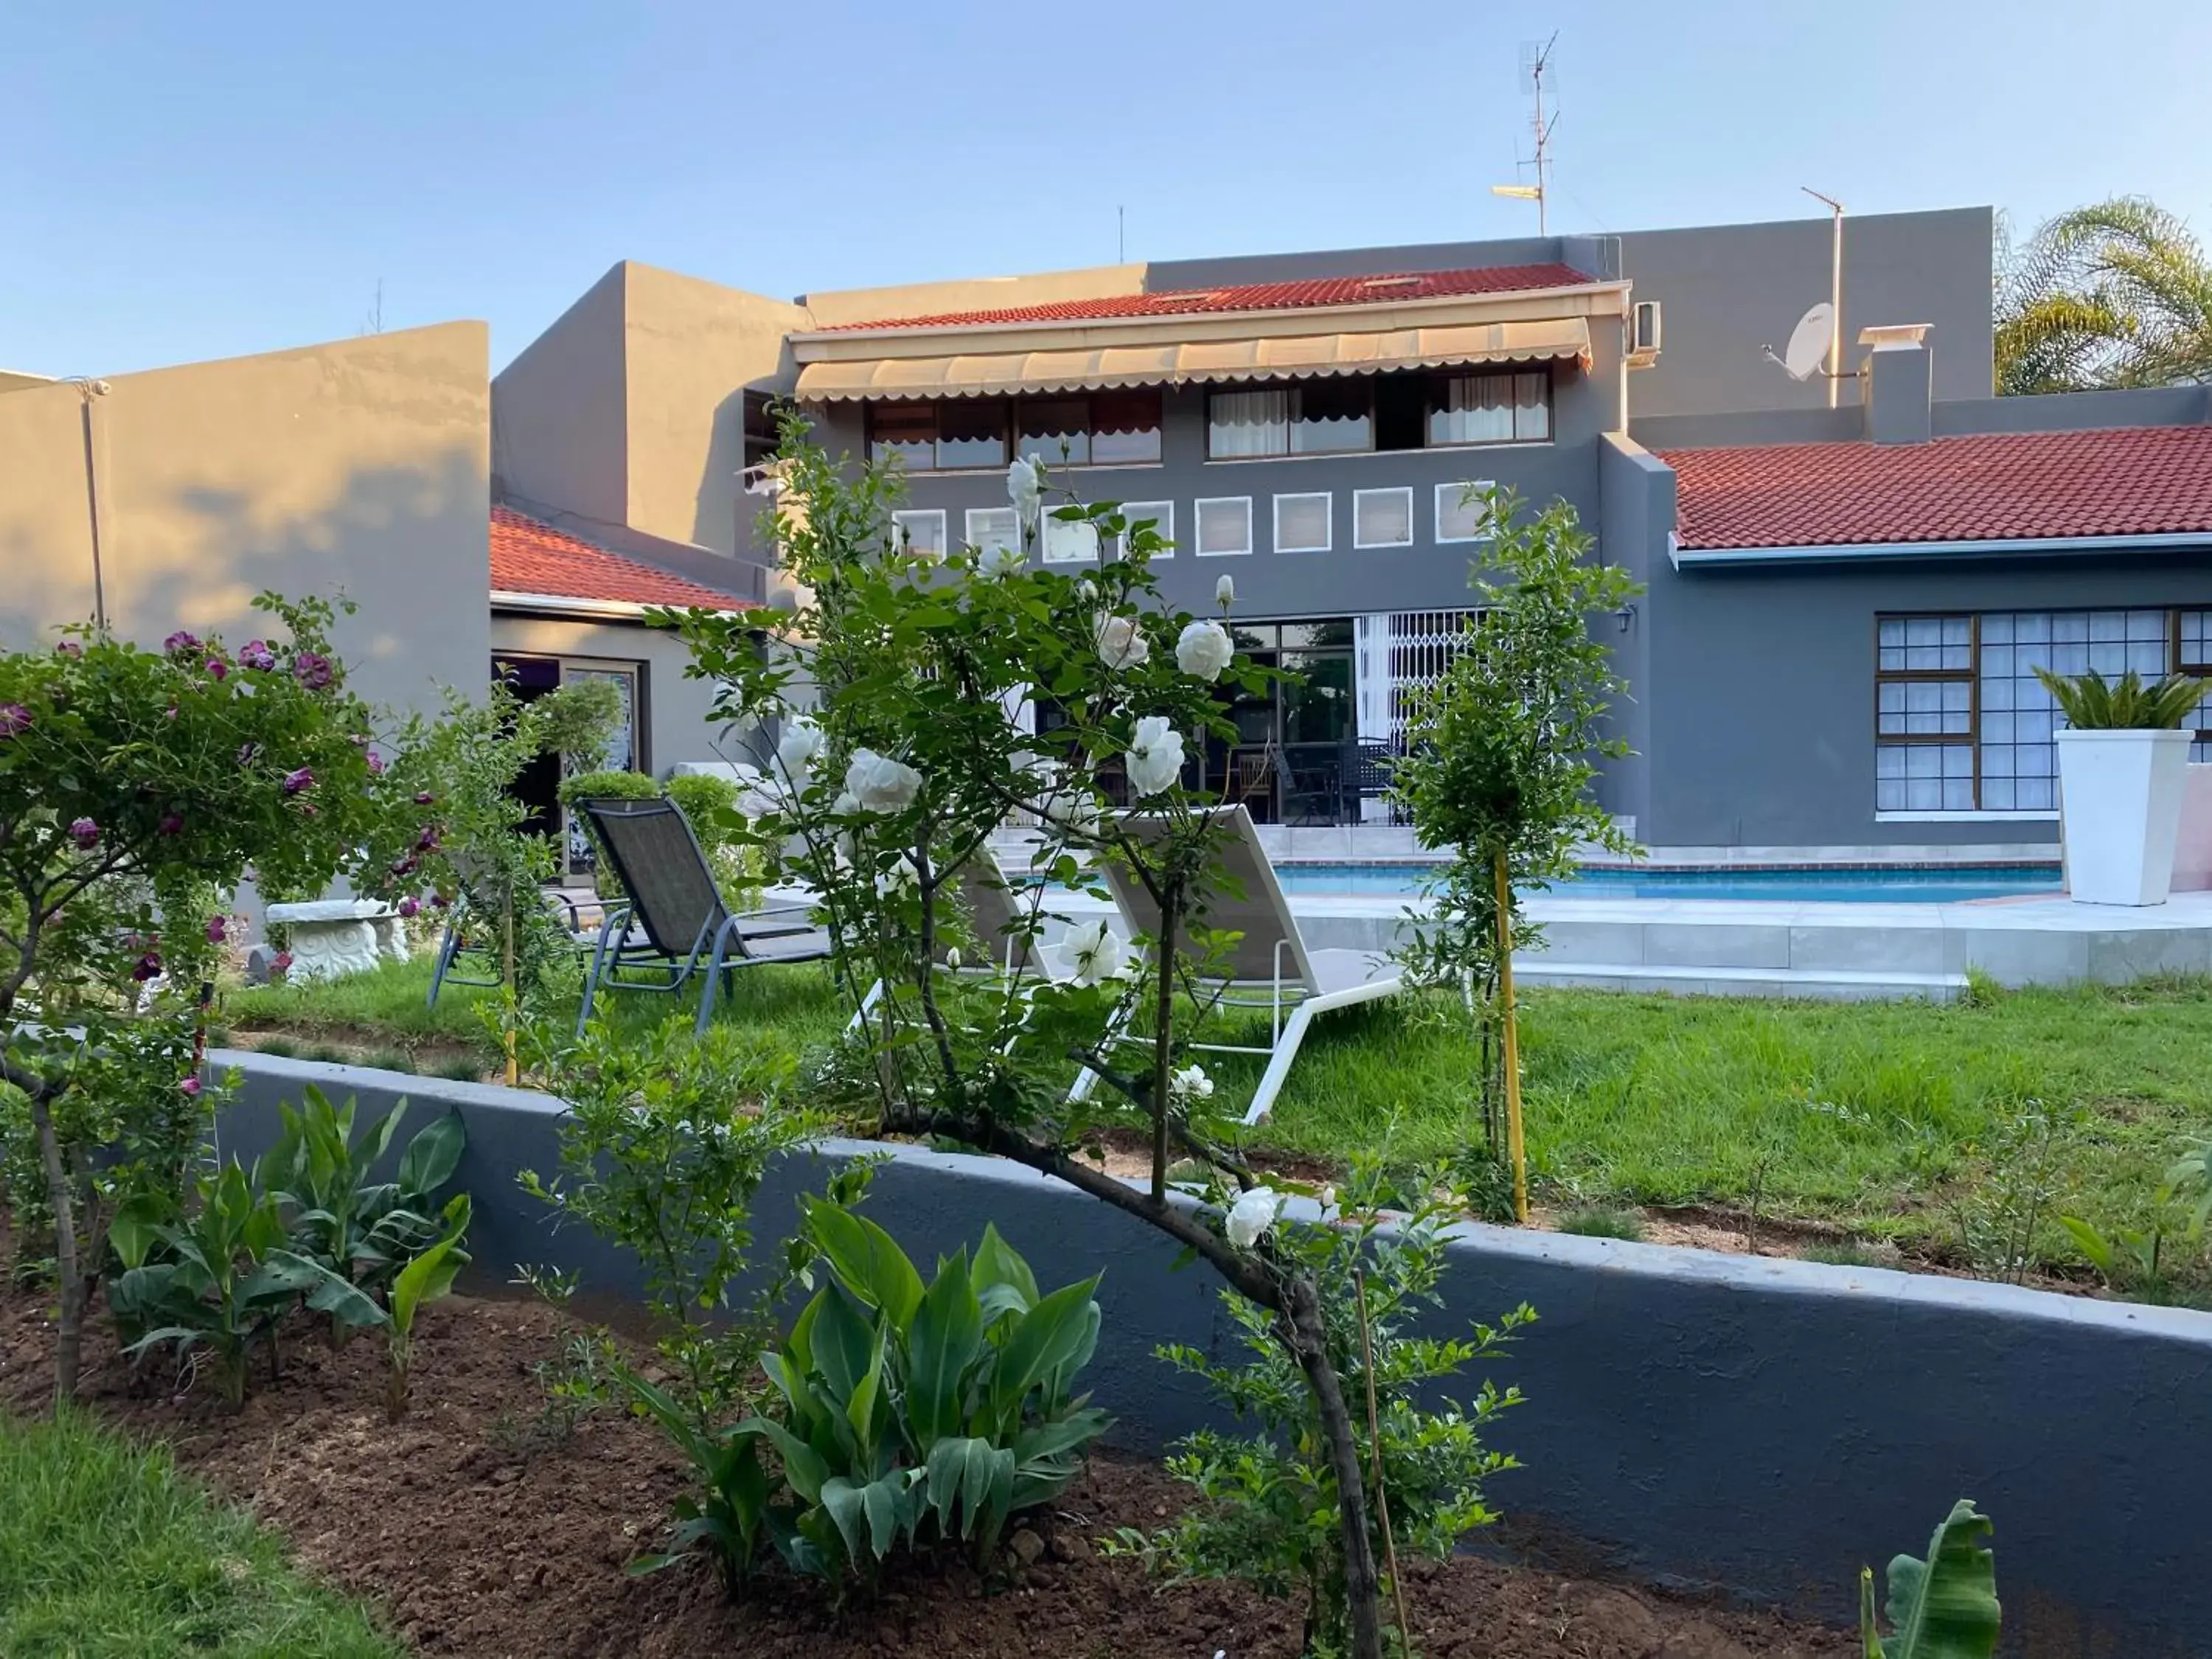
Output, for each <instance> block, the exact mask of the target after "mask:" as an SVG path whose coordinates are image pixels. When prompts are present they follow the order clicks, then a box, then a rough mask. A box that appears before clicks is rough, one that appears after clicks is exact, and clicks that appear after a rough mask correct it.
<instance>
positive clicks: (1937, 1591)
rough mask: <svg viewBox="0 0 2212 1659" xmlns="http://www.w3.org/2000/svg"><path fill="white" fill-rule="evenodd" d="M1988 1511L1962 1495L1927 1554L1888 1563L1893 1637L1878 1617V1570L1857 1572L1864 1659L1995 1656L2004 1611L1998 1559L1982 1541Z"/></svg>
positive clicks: (1975, 1658)
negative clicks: (1999, 1599) (1999, 1597)
mask: <svg viewBox="0 0 2212 1659" xmlns="http://www.w3.org/2000/svg"><path fill="white" fill-rule="evenodd" d="M1989 1535H1990V1521H1989V1517H1988V1516H1985V1515H1983V1514H1981V1513H1980V1512H1979V1511H1978V1510H1976V1509H1975V1508H1974V1504H1973V1500H1972V1498H1960V1500H1959V1501H1958V1502H1957V1503H1956V1504H1954V1505H1953V1506H1952V1508H1951V1513H1950V1514H1949V1515H1948V1516H1945V1517H1944V1520H1943V1524H1942V1526H1940V1527H1938V1528H1936V1536H1935V1537H1934V1538H1933V1539H1932V1540H1930V1541H1929V1545H1928V1554H1927V1557H1926V1559H1920V1558H1917V1557H1915V1556H1910V1555H1900V1556H1899V1557H1897V1558H1896V1559H1894V1560H1893V1561H1892V1562H1891V1563H1890V1564H1889V1605H1888V1607H1887V1609H1885V1611H1887V1613H1888V1615H1889V1623H1890V1626H1891V1628H1892V1629H1893V1631H1894V1632H1896V1633H1895V1634H1894V1635H1892V1636H1883V1635H1881V1633H1880V1626H1878V1625H1877V1624H1876V1623H1875V1612H1874V1569H1873V1568H1872V1567H1863V1568H1861V1569H1860V1570H1859V1640H1860V1642H1861V1644H1863V1649H1864V1654H1865V1659H1990V1656H1991V1655H1992V1654H1994V1653H1995V1652H1996V1647H1997V1632H1998V1626H1999V1621H2000V1619H2001V1618H2002V1608H2001V1607H1999V1606H1998V1603H1997V1573H1996V1558H1995V1557H1994V1556H1992V1555H1991V1554H1990V1551H1989V1548H1988V1546H1987V1544H1986V1543H1985V1542H1984V1541H1985V1540H1986V1539H1987V1538H1988V1537H1989Z"/></svg>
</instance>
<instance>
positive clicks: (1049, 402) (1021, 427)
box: [1014, 386, 1160, 467]
mask: <svg viewBox="0 0 2212 1659" xmlns="http://www.w3.org/2000/svg"><path fill="white" fill-rule="evenodd" d="M1016 408H1017V422H1016V433H1017V436H1016V441H1015V445H1014V447H1015V450H1016V452H1017V453H1019V454H1023V455H1036V456H1038V457H1040V458H1041V459H1042V460H1043V462H1044V464H1045V465H1046V466H1048V467H1050V466H1053V465H1067V466H1132V465H1135V466H1141V465H1146V464H1148V463H1151V462H1154V461H1157V460H1158V459H1160V394H1159V389H1158V387H1157V386H1138V387H1133V388H1132V389H1130V390H1128V391H1126V392H1092V393H1091V394H1090V395H1089V396H1088V397H1084V396H1080V395H1079V396H1074V397H1067V398H1023V399H1022V401H1021V402H1020V404H1018V405H1017V406H1016Z"/></svg>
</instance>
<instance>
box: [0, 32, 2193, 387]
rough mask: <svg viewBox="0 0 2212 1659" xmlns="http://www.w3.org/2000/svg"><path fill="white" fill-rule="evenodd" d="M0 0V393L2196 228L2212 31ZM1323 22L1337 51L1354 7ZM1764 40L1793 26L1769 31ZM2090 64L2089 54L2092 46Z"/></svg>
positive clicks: (1336, 36) (1337, 35) (1337, 36)
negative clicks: (1234, 268) (1962, 225)
mask: <svg viewBox="0 0 2212 1659" xmlns="http://www.w3.org/2000/svg"><path fill="white" fill-rule="evenodd" d="M2084 18H2085V14H2084V13H2083V12H2082V10H2081V8H2080V7H2079V6H2078V5H2069V6H2065V7H2063V8H2062V7H2061V6H2059V5H2057V4H2054V3H2049V0H2011V3H2007V4H1996V3H1982V0H1911V3H1908V0H1856V3H1852V4H1849V5H1827V6H1823V7H1820V8H1817V9H1815V8H1814V7H1810V6H1807V5H1803V4H1801V3H1797V0H1785V3H1781V4H1765V5H1754V4H1751V3H1738V4H1732V5H1729V4H1718V3H1706V0H1668V3H1653V0H1636V3H1624V0H1558V3H1536V0H1529V3H1518V0H1505V3H1474V4H1470V3H1468V0H1457V3H1441V0H1387V3H1376V0H1367V3H1346V0H1272V3H1245V0H1115V3H1113V4H1110V5H1096V6H1076V7H1049V6H1036V5H1026V6H1021V7H1015V6H1002V5H997V4H979V3H967V4H963V3H960V0H938V3H936V4H934V5H932V4H929V3H926V0H908V3H904V4H899V5H893V4H890V3H883V0H876V3H857V0H805V3H803V4H782V5H770V4H763V3H761V0H721V3H673V0H671V3H662V4H653V3H643V0H639V3H629V4H624V5H620V6H614V5H606V4H580V3H562V0H538V3H533V4H530V5H513V4H505V3H490V0H444V3H441V4H437V5H427V4H417V3H414V0H386V3H382V4H380V5H377V6H374V7H350V6H345V7H341V6H328V5H320V4H312V3H310V4H302V3H299V0H291V3H288V4H285V5H282V6H277V5H263V4H258V3H246V0H225V3H222V4H200V5H190V6H187V5H179V4H168V3H155V0H145V3H142V4H140V5H137V6H115V5H104V4H100V3H96V0H71V3H68V4H61V3H52V4H48V3H43V0H18V3H15V4H10V5H7V6H5V7H0V87H4V94H0V248H4V250H5V252H4V257H0V367H10V368H32V369H38V370H40V371H43V372H46V373H50V374H104V373H112V372H118V371H121V370H126V369H130V368H144V367H150V366H153V365H155V364H160V363H166V362H183V361H189V360H191V359H194V358H201V357H215V356H229V355H233V354H236V353H241V352H250V351H258V350H267V349H276V348H278V347H283V346H286V345H295V344H300V343H306V342H309V341H313V340H319V339H327V338H331V337H342V336H345V335H350V334H354V333H356V332H358V331H361V330H362V328H363V327H364V326H365V325H366V323H367V321H368V317H369V314H370V312H371V307H372V305H373V302H374V297H375V293H376V289H377V284H378V283H379V281H380V280H381V282H382V284H383V308H382V316H383V321H384V325H385V326H386V327H404V326H408V325H415V324H419V323H428V322H435V321H440V320H443V319H448V318H453V317H480V318H484V319H489V322H490V323H491V325H492V351H493V358H494V361H495V363H496V362H504V361H505V360H506V359H507V358H508V357H510V356H513V354H514V353H515V352H516V351H517V350H519V349H520V348H521V347H522V346H523V345H525V344H526V343H528V342H529V340H530V339H531V338H532V337H533V336H534V335H535V334H536V333H537V332H538V331H539V330H540V329H541V328H543V327H544V325H546V324H547V323H548V322H550V320H551V319H553V318H554V317H555V316H556V315H557V314H559V313H560V312H561V311H562V308H563V307H566V306H567V305H568V303H569V302H570V301H572V300H573V299H574V297H575V296H576V295H578V294H580V292H581V291H582V290H583V289H585V288H586V286H588V285H589V284H590V283H592V281H593V280H594V279H595V278H597V277H598V276H599V274H600V273H601V272H603V271H604V270H605V269H606V268H607V267H608V266H609V265H610V264H613V263H614V262H615V261H616V260H617V259H621V258H635V259H641V260H647V261H649V262H652V263H653V264H662V265H667V266H671V267H672V268H674V269H676V270H684V271H688V272H690V273H693V274H695V275H697V276H706V277H710V278H713V279H714V280H717V281H721V282H726V283H732V284H734V285H737V286H739V287H744V288H750V289H758V290H760V291H763V292H766V293H770V294H778V295H790V294H794V293H797V292H799V291H801V290H803V289H809V288H836V287H849V286H860V285H867V284H872V283H890V282H899V281H908V280H915V279H922V278H927V277H933V276H963V275H978V274H984V273H996V272H1004V271H1012V270H1038V269H1048V268H1051V267H1054V266H1060V265H1070V264H1095V263H1100V262H1104V261H1109V260H1111V259H1112V258H1114V257H1115V209H1116V207H1117V206H1120V207H1125V208H1126V209H1127V251H1128V256H1129V257H1130V258H1133V259H1141V258H1185V257H1194V256H1201V255H1208V254H1221V253H1238V252H1264V251H1269V250H1285V249H1292V248H1299V247H1328V246H1352V245H1359V244H1379V243H1389V242H1410V241H1426V240H1447V239H1451V238H1455V237H1466V236H1485V235H1504V234H1522V233H1524V232H1527V231H1531V230H1533V228H1534V209H1533V207H1532V206H1530V205H1528V204H1522V203H1514V202H1508V201H1501V200H1498V199H1495V198H1493V197H1491V196H1490V195H1489V193H1488V191H1487V186H1488V185H1490V184H1492V182H1496V181H1499V180H1504V179H1510V178H1511V177H1512V176H1513V166H1514V161H1515V158H1516V145H1517V146H1521V147H1523V148H1525V143H1526V140H1525V131H1526V128H1525V123H1526V116H1527V107H1526V102H1525V100H1524V99H1523V98H1522V95H1521V94H1520V91H1519V89H1518V86H1517V76H1516V61H1517V57H1518V49H1519V44H1520V42H1521V41H1522V40H1525V39H1528V38H1532V37H1541V36H1543V35H1547V34H1549V33H1551V32H1552V31H1553V30H1554V29H1556V30H1557V31H1558V32H1559V47H1558V53H1559V90H1560V120H1559V133H1558V147H1557V151H1556V155H1557V161H1558V175H1557V185H1556V194H1555V197H1554V204H1555V215H1554V219H1553V228H1555V229H1565V230H1571V231H1588V230H1621V229H1631V228H1646V227H1651V226H1658V225H1670V224H1694V223H1701V222H1716V221H1733V220H1754V219H1771V218H1782V217H1790V216H1797V215H1800V214H1802V213H1805V212H1807V211H1808V210H1809V211H1817V209H1815V208H1814V204H1811V203H1809V202H1808V200H1807V199H1806V198H1805V197H1802V196H1801V195H1800V194H1799V193H1798V189H1797V187H1798V186H1799V185H1814V186H1815V187H1816V188H1819V189H1821V190H1823V191H1827V192H1828V193H1830V194H1832V195H1834V196H1838V197H1841V198H1842V199H1843V200H1844V202H1845V203H1846V204H1848V205H1849V206H1850V208H1851V209H1852V210H1854V211H1859V212H1877V211H1883V210H1903V209H1912V208H1932V207H1945V206H1957V205H1962V204H1978V203H1990V204H1995V205H1996V206H1999V207H2001V208H2004V209H2007V210H2010V212H2011V213H2012V214H2013V215H2014V216H2015V220H2016V221H2018V222H2023V223H2026V222H2033V220H2034V219H2035V218H2037V217H2039V216H2042V215H2044V214H2046V213H2049V212H2051V211H2054V210H2058V209H2062V208H2064V207H2068V206H2071V205H2074V204H2077V203H2081V202H2084V201H2088V200H2092V199H2095V198H2097V197H2101V196H2105V195H2107V194H2112V193H2115V192H2118V191H2138V192H2142V193H2145V194H2148V195H2150V196H2152V197H2154V198H2155V199H2157V200H2158V201H2160V202H2161V203H2162V204H2165V205H2166V206H2168V207H2170V208H2172V209H2173V210H2177V211H2179V212H2180V213H2182V214H2184V215H2185V216H2189V217H2190V218H2191V220H2192V221H2194V222H2196V223H2197V224H2198V225H2199V226H2200V227H2201V228H2203V229H2205V230H2206V231H2208V232H2212V170H2208V168H2207V167H2206V165H2205V159H2204V158H2205V157H2207V156H2208V155H2212V100H2208V99H2206V98H2205V97H2204V95H2203V81H2204V76H2203V71H2204V68H2205V65H2206V64H2208V62H2212V8H2207V7H2204V6H2202V5H2191V4H2185V3H2181V0H2169V3H2166V4H2148V3H2140V0H2105V3H2103V4H2101V5H2100V6H2099V7H2097V8H2096V9H2095V10H2094V13H2093V16H2091V17H2090V20H2089V26H2087V27H2085V25H2084V21H2083V20H2084ZM1352 19H1356V20H1357V21H1356V22H1353V21H1347V20H1352ZM1784 19H1787V20H1788V21H1784ZM2093 53H2094V54H2097V56H2096V57H2094V58H2093V56H2092V54H2093Z"/></svg>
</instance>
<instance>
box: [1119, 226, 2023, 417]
mask: <svg viewBox="0 0 2212 1659" xmlns="http://www.w3.org/2000/svg"><path fill="white" fill-rule="evenodd" d="M1993 231H1994V224H1993V217H1992V215H1991V213H1990V210H1989V209H1988V208H1985V207H1977V208H1955V209H1948V210H1942V211H1940V212H1934V213H1878V214H1868V215H1865V216H1859V217H1855V218H1850V219H1847V220H1846V221H1845V222H1844V367H1845V368H1846V370H1850V369H1852V368H1856V367H1857V362H1858V360H1859V357H1860V356H1861V353H1860V349H1859V348H1858V346H1857V343H1856V342H1857V337H1858V331H1859V330H1860V329H1861V328H1863V327H1864V326H1866V325H1869V324H1879V323H1929V324H1932V325H1935V331H1934V334H1933V336H1932V337H1931V343H1932V344H1933V346H1934V348H1935V351H1936V396H1937V397H1938V398H1985V397H1987V396H1988V395H1989V392H1990V366H1991V361H1992V359H1991V351H1990V257H1991V249H1992V246H1993ZM1830 235H1831V227H1830V222H1829V220H1828V219H1827V218H1826V217H1825V216H1822V217H1818V218H1805V219H1785V220H1777V221H1774V222H1769V223H1764V224H1748V225H1698V226H1692V227H1689V228H1683V229H1679V230H1637V231H1626V232H1623V233H1621V234H1619V235H1617V236H1566V237H1553V238H1551V239H1549V240H1545V239H1542V238H1539V237H1534V236H1529V237H1516V238H1504V239H1500V240H1495V241H1482V242H1427V243H1419V244H1414V245H1412V246H1396V247H1367V248H1339V249H1329V250H1326V251H1318V252H1305V253H1267V254H1253V255H1246V256H1241V257H1237V258H1219V259H1180V260H1163V261H1159V262H1158V263H1155V264H1152V266H1151V267H1150V268H1149V269H1148V270H1147V271H1146V278H1145V286H1146V288H1147V289H1152V290H1158V289H1178V288H1205V287H1211V286H1213V285H1216V284H1218V283H1265V282H1279V281H1284V280H1287V279H1289V278H1292V277H1298V276H1353V275H1360V274H1365V273H1372V272H1385V271H1413V270H1453V269H1456V268H1459V267H1462V266H1471V265H1502V264H1540V263H1545V262H1548V261H1552V260H1558V261H1559V262H1561V263H1563V264H1571V265H1573V266H1574V267H1576V268H1577V270H1583V271H1587V272H1588V273H1589V274H1590V275H1591V276H1607V277H1617V276H1626V278H1628V280H1629V281H1630V282H1632V283H1634V284H1635V295H1634V297H1635V298H1636V299H1638V300H1639V301H1640V300H1656V301H1660V303H1661V305H1662V308H1663V316H1664V321H1665V331H1666V332H1665V349H1664V350H1662V352H1661V354H1660V356H1659V361H1658V362H1657V363H1656V364H1655V365H1654V366H1653V367H1652V368H1649V369H1644V370H1638V372H1636V373H1635V374H1631V375H1630V376H1629V394H1628V395H1629V409H1630V413H1631V415H1632V416H1636V417H1642V416H1656V415H1689V414H1707V413H1714V412H1717V411H1721V410H1783V409H1811V408H1814V407H1819V408H1822V409H1825V408H1826V404H1827V392H1826V383H1825V382H1822V381H1817V380H1816V381H1810V382H1805V383H1802V384H1801V383H1799V382H1797V381H1795V380H1791V379H1790V377H1789V376H1788V375H1786V374H1784V373H1783V372H1782V371H1781V370H1780V369H1778V368H1775V367H1774V365H1773V364H1771V363H1769V362H1766V361H1765V359H1764V358H1762V357H1761V356H1759V346H1760V345H1761V344H1762V343H1771V344H1772V345H1773V346H1774V347H1775V349H1777V350H1780V349H1782V347H1783V346H1784V344H1785V343H1787V342H1788V340H1789V337H1790V329H1791V328H1792V327H1793V326H1795V325H1796V321H1797V319H1799V318H1800V317H1802V315H1804V313H1805V311H1806V309H1807V307H1810V306H1811V305H1813V304H1814V302H1816V301H1822V300H1826V298H1827V297H1828V288H1829V281H1828V277H1829V261H1830ZM1842 400H1843V401H1844V403H1856V402H1857V389H1856V387H1855V386H1853V385H1851V384H1850V383H1848V382H1847V383H1845V385H1844V387H1843V392H1842Z"/></svg>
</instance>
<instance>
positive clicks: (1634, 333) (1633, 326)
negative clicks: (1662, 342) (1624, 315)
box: [1628, 300, 1659, 368]
mask: <svg viewBox="0 0 2212 1659" xmlns="http://www.w3.org/2000/svg"><path fill="white" fill-rule="evenodd" d="M1658 361H1659V302H1658V301H1656V300H1638V301H1637V302H1636V305H1635V307H1634V308H1633V310H1632V313H1631V316H1630V320H1629V329H1628V366H1629V367H1630V368H1650V367H1651V365H1652V364H1653V363H1655V362H1658Z"/></svg>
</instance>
